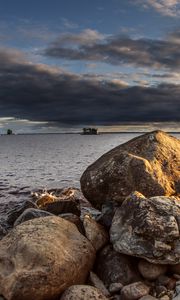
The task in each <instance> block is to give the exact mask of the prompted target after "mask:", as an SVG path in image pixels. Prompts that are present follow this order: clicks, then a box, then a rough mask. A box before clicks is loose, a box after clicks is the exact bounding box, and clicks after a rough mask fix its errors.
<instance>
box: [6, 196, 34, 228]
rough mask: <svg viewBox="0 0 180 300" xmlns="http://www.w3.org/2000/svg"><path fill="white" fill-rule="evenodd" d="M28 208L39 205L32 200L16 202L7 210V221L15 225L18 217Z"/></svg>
mask: <svg viewBox="0 0 180 300" xmlns="http://www.w3.org/2000/svg"><path fill="white" fill-rule="evenodd" d="M27 208H37V205H36V204H35V203H34V202H33V201H30V200H27V201H25V202H17V203H15V204H14V205H13V206H12V207H11V208H10V210H9V211H8V212H7V222H8V223H9V224H10V225H13V224H14V222H15V221H16V219H17V218H18V217H19V216H20V215H21V214H22V213H23V212H24V211H25V210H26V209H27Z"/></svg>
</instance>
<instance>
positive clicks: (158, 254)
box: [110, 192, 180, 264]
mask: <svg viewBox="0 0 180 300" xmlns="http://www.w3.org/2000/svg"><path fill="white" fill-rule="evenodd" d="M179 227H180V201H179V200H178V199H176V198H175V197H165V196H157V197H151V198H145V197H144V196H143V195H142V194H140V193H138V192H134V193H133V194H131V195H130V196H129V197H127V199H126V200H125V201H124V202H123V204H122V205H121V207H120V208H118V209H117V210H116V212H115V215H114V218H113V221H112V225H111V229H110V239H111V242H112V243H113V247H114V249H115V250H116V251H117V252H120V253H125V254H127V255H132V256H137V257H142V258H144V259H146V260H148V261H149V262H151V263H154V264H177V263H180V234H179Z"/></svg>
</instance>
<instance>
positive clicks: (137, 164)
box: [81, 131, 180, 207]
mask: <svg viewBox="0 0 180 300" xmlns="http://www.w3.org/2000/svg"><path fill="white" fill-rule="evenodd" d="M179 162H180V141H179V140H178V139H176V138H175V137H172V136H169V135H168V134H166V133H165V132H163V131H154V132H151V133H147V134H145V135H142V136H139V137H137V138H135V139H133V140H131V141H129V142H127V143H125V144H123V145H120V146H118V147H116V148H114V149H112V150H111V151H109V152H107V153H106V154H104V155H103V156H102V157H100V158H99V159H98V160H97V161H96V162H94V163H93V164H92V165H91V166H89V167H88V168H87V169H86V171H85V172H84V173H83V175H82V177H81V189H82V191H83V194H84V195H85V197H86V198H87V199H88V200H89V201H90V202H91V203H93V205H94V206H95V207H100V206H101V205H102V204H103V203H105V202H106V201H109V200H112V201H117V202H122V201H124V199H125V198H126V197H127V196H128V195H129V194H130V193H131V192H133V191H139V192H141V193H142V194H144V195H145V196H147V197H151V196H158V195H167V196H170V195H174V194H178V193H180V173H179V169H178V168H179Z"/></svg>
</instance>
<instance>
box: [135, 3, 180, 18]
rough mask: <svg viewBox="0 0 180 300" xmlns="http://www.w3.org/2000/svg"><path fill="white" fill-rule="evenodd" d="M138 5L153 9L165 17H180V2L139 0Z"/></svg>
mask: <svg viewBox="0 0 180 300" xmlns="http://www.w3.org/2000/svg"><path fill="white" fill-rule="evenodd" d="M137 3H138V4H141V5H143V7H144V8H149V7H152V8H154V9H155V10H156V11H157V12H159V13H160V14H162V15H164V16H169V17H179V16H180V3H179V0H137Z"/></svg>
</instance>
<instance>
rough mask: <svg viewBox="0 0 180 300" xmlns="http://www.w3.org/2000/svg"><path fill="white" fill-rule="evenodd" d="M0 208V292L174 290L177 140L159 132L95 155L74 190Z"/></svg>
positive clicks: (73, 298) (56, 295)
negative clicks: (78, 186) (101, 154)
mask: <svg viewBox="0 0 180 300" xmlns="http://www.w3.org/2000/svg"><path fill="white" fill-rule="evenodd" d="M57 167H58V166H57ZM24 195H26V194H24ZM21 198H22V195H21ZM0 213H1V219H0V300H3V299H4V300H89V299H91V300H93V299H94V300H100V299H101V300H106V299H111V300H138V299H141V300H153V299H154V300H155V299H161V300H171V299H174V300H179V299H180V141H179V140H178V139H176V138H174V137H172V136H169V135H168V134H166V133H165V132H162V131H154V132H151V133H147V134H145V135H142V136H140V137H137V138H135V139H133V140H131V141H129V142H127V143H125V144H123V145H120V146H118V147H116V148H114V149H112V150H111V151H109V152H108V153H106V154H104V155H103V156H102V157H100V158H99V159H98V160H97V161H96V162H94V163H93V164H92V165H91V166H89V167H88V168H87V169H86V170H85V172H84V173H83V175H82V177H81V190H79V189H76V188H67V189H53V190H49V191H46V192H42V191H36V192H33V193H32V194H29V195H28V196H27V195H26V197H24V199H23V200H21V201H19V202H18V201H17V202H11V203H10V204H7V203H6V204H3V203H1V207H0Z"/></svg>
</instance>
